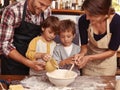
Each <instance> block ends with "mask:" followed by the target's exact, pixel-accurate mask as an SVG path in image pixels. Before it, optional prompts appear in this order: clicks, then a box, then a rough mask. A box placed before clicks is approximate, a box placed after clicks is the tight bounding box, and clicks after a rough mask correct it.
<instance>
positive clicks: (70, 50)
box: [64, 44, 73, 56]
mask: <svg viewBox="0 0 120 90" xmlns="http://www.w3.org/2000/svg"><path fill="white" fill-rule="evenodd" d="M72 48H73V44H71V45H70V46H67V47H64V49H65V51H66V53H67V55H68V56H70V54H71V52H72Z"/></svg>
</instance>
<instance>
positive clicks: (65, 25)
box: [59, 19, 76, 34]
mask: <svg viewBox="0 0 120 90" xmlns="http://www.w3.org/2000/svg"><path fill="white" fill-rule="evenodd" d="M66 31H67V32H72V33H73V34H75V33H76V27H75V22H74V21H72V20H70V19H65V20H61V21H60V25H59V34H60V32H66Z"/></svg>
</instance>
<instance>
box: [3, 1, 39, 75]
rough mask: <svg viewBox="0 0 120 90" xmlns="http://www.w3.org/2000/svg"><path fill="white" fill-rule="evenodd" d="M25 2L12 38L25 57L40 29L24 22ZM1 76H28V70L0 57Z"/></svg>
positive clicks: (11, 60) (19, 64) (6, 58)
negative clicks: (0, 62)
mask: <svg viewBox="0 0 120 90" xmlns="http://www.w3.org/2000/svg"><path fill="white" fill-rule="evenodd" d="M26 8H27V0H26V2H25V4H24V10H23V18H22V22H21V24H20V26H19V27H18V28H15V33H14V37H13V40H14V41H13V44H14V46H15V47H16V49H17V51H18V52H19V53H20V54H22V55H23V56H25V53H26V51H27V48H28V45H29V42H30V41H31V40H32V39H33V38H34V37H36V36H37V35H40V33H41V30H40V29H41V28H40V25H35V24H32V23H29V22H26V21H24V19H25V15H26ZM1 68H2V71H1V73H2V74H11V75H28V74H29V68H28V67H26V66H25V65H23V64H21V63H19V62H16V61H15V60H13V59H11V58H9V57H5V56H2V67H1Z"/></svg>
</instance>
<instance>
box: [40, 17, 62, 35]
mask: <svg viewBox="0 0 120 90" xmlns="http://www.w3.org/2000/svg"><path fill="white" fill-rule="evenodd" d="M59 22H60V21H59V18H58V17H55V16H49V17H47V18H46V19H45V20H44V21H43V22H42V24H41V28H48V27H50V28H51V30H52V31H53V32H55V33H56V34H58V31H59Z"/></svg>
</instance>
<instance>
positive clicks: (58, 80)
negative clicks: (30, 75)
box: [46, 69, 77, 87]
mask: <svg viewBox="0 0 120 90" xmlns="http://www.w3.org/2000/svg"><path fill="white" fill-rule="evenodd" d="M67 73H68V70H66V69H58V70H54V71H53V72H47V73H46V75H47V76H48V78H49V81H50V82H51V83H52V84H54V85H55V86H58V87H65V86H68V85H69V84H71V83H72V82H74V80H75V78H76V77H77V73H76V72H74V71H69V75H68V77H67V75H66V74H67Z"/></svg>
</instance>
